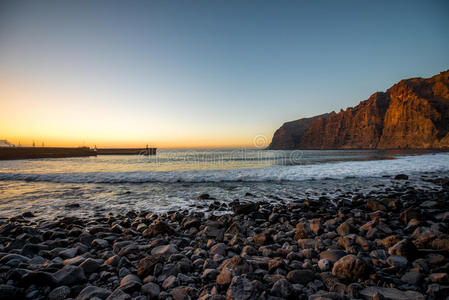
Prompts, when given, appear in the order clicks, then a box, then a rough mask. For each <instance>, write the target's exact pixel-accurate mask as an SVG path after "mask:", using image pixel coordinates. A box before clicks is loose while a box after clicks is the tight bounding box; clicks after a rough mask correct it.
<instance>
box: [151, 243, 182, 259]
mask: <svg viewBox="0 0 449 300" xmlns="http://www.w3.org/2000/svg"><path fill="white" fill-rule="evenodd" d="M175 253H178V249H177V248H176V246H175V245H173V244H169V245H163V246H157V247H155V248H153V250H151V255H156V256H165V257H169V256H170V255H172V254H175Z"/></svg>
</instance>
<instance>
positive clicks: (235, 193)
mask: <svg viewBox="0 0 449 300" xmlns="http://www.w3.org/2000/svg"><path fill="white" fill-rule="evenodd" d="M448 171H449V153H426V154H421V155H417V154H416V153H412V152H396V153H393V152H390V151H366V150H365V151H363V150H357V151H352V150H351V151H344V150H339V151H264V150H246V149H226V150H166V151H164V150H160V151H159V152H158V154H157V155H156V156H152V157H140V156H99V157H92V158H65V159H39V160H20V161H2V162H0V216H3V217H7V216H11V215H16V214H18V213H20V212H23V211H25V210H26V211H28V210H29V211H35V212H37V214H38V215H39V216H42V217H54V216H56V215H64V214H77V215H92V214H95V213H102V212H106V211H126V210H131V209H135V210H150V211H164V210H170V209H179V208H189V209H203V208H204V205H207V204H208V203H209V202H210V201H205V202H203V203H201V202H200V201H198V200H197V197H198V195H199V194H201V193H208V194H210V195H211V196H212V197H214V198H216V199H217V200H219V201H223V202H230V201H232V200H234V199H248V200H256V201H257V200H266V201H274V202H276V201H281V202H288V201H291V200H296V199H307V198H318V197H320V196H322V195H326V196H327V197H329V198H334V197H345V195H347V193H348V192H351V193H364V194H366V193H370V192H372V191H373V190H377V191H379V190H380V192H382V190H385V189H386V188H388V186H391V185H392V184H397V183H395V182H394V181H392V180H391V178H388V177H385V176H393V175H396V174H399V173H406V174H408V175H410V180H412V181H414V182H415V185H416V186H417V187H420V186H421V187H425V188H436V187H434V186H432V184H430V183H427V182H423V181H422V180H421V179H420V178H421V177H420V175H421V174H423V173H426V172H427V173H429V172H430V173H432V174H447V172H448ZM247 193H250V194H252V195H254V196H245V195H246V194H247ZM348 197H350V196H348ZM69 203H78V204H79V205H80V207H79V208H66V204H69ZM198 206H201V207H198Z"/></svg>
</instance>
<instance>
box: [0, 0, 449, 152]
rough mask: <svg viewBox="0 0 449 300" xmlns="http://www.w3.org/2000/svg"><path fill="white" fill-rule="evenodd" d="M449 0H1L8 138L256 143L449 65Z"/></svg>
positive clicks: (2, 105)
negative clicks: (295, 123) (291, 125)
mask: <svg viewBox="0 0 449 300" xmlns="http://www.w3.org/2000/svg"><path fill="white" fill-rule="evenodd" d="M448 28H449V2H448V1H444V0H443V1H422V0H420V1H410V0H407V1H370V2H368V1H359V0H357V1H313V3H312V1H304V2H300V1H244V0H241V1H229V0H226V1H214V0H205V1H195V0H193V1H169V0H166V1H110V0H108V1H79V0H77V1H60V0H57V1H32V0H30V1H21V0H11V1H2V0H0V139H2V138H7V139H9V140H10V141H11V142H13V143H16V144H17V143H18V141H20V142H21V143H22V144H30V143H31V141H32V140H35V141H36V143H37V144H38V145H40V144H41V143H42V142H45V144H46V145H72V146H79V145H90V146H93V145H94V144H96V145H97V146H143V145H144V144H147V143H150V144H151V145H154V146H158V147H192V146H196V147H203V146H251V145H252V144H253V138H254V137H255V136H257V135H264V136H266V137H267V141H269V140H270V139H271V137H272V134H273V133H274V131H275V130H276V129H277V128H278V127H279V126H280V125H281V124H282V123H283V122H285V121H290V120H294V119H298V118H301V117H307V116H312V115H316V114H321V113H324V112H329V111H332V110H335V111H339V110H340V109H342V108H343V109H345V108H347V107H348V106H353V105H355V104H357V103H358V102H359V101H361V100H364V99H367V98H368V97H369V96H370V95H371V94H372V93H374V92H376V91H382V90H385V89H387V88H388V87H390V86H391V85H392V84H394V83H395V82H397V81H399V80H400V79H403V78H408V77H429V76H432V75H434V74H437V73H439V72H441V71H443V70H446V69H448V68H449V36H448Z"/></svg>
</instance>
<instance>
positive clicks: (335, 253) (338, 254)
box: [320, 250, 347, 263]
mask: <svg viewBox="0 0 449 300" xmlns="http://www.w3.org/2000/svg"><path fill="white" fill-rule="evenodd" d="M345 255H347V253H346V252H345V251H343V250H326V251H323V252H321V253H320V258H321V259H327V260H329V261H330V262H332V263H334V262H336V261H337V260H339V259H340V258H342V257H343V256H345Z"/></svg>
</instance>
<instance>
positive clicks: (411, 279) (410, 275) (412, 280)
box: [401, 272, 424, 285]
mask: <svg viewBox="0 0 449 300" xmlns="http://www.w3.org/2000/svg"><path fill="white" fill-rule="evenodd" d="M423 278H424V276H423V275H422V274H420V273H419V272H407V273H405V274H404V275H403V276H402V277H401V280H402V281H403V282H405V283H408V284H411V285H419V284H420V283H421V281H422V280H423Z"/></svg>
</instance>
